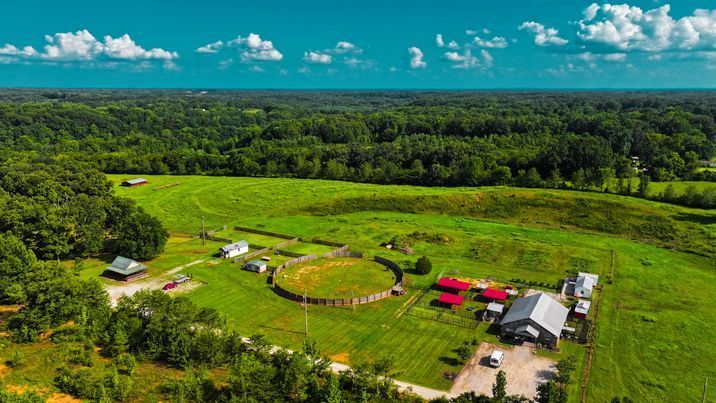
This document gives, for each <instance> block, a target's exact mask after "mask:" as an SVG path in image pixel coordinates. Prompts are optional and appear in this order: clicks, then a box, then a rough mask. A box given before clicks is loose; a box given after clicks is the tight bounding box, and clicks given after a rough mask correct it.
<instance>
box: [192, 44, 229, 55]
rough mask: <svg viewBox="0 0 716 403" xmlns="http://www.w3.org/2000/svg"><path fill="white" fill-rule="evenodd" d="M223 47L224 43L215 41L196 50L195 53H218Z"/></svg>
mask: <svg viewBox="0 0 716 403" xmlns="http://www.w3.org/2000/svg"><path fill="white" fill-rule="evenodd" d="M223 47H224V41H216V42H212V43H208V44H206V45H204V46H202V47H200V48H198V49H196V51H197V53H219V51H220V50H221V49H222V48H223Z"/></svg>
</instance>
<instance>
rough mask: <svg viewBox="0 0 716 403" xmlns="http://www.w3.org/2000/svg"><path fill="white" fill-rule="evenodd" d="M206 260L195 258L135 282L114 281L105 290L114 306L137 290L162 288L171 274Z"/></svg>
mask: <svg viewBox="0 0 716 403" xmlns="http://www.w3.org/2000/svg"><path fill="white" fill-rule="evenodd" d="M203 262H204V260H195V261H193V262H191V263H187V264H184V265H181V266H177V267H175V268H173V269H171V270H169V271H166V272H164V273H163V274H161V275H160V276H159V277H156V278H152V279H148V280H139V281H135V282H133V283H119V282H117V283H113V284H111V285H106V286H105V290H106V291H107V294H109V297H110V299H111V304H112V306H116V305H117V301H118V300H119V299H120V298H121V297H122V296H123V295H126V296H132V295H134V294H135V293H136V292H137V291H139V290H143V289H155V288H162V286H164V284H166V283H167V282H168V281H169V280H171V276H172V275H174V274H176V273H178V272H180V271H181V270H183V269H186V268H187V267H190V266H194V265H197V264H200V263H203Z"/></svg>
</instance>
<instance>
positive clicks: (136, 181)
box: [124, 178, 147, 185]
mask: <svg viewBox="0 0 716 403" xmlns="http://www.w3.org/2000/svg"><path fill="white" fill-rule="evenodd" d="M146 182H147V180H146V179H144V178H136V179H127V180H126V181H124V183H129V184H130V185H138V184H140V183H146Z"/></svg>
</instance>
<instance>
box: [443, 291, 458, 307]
mask: <svg viewBox="0 0 716 403" xmlns="http://www.w3.org/2000/svg"><path fill="white" fill-rule="evenodd" d="M463 300H464V298H463V297H462V296H460V295H455V294H450V293H449V292H444V293H442V294H440V298H438V301H440V303H442V304H447V305H462V301H463Z"/></svg>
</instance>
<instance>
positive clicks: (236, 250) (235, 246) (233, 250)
mask: <svg viewBox="0 0 716 403" xmlns="http://www.w3.org/2000/svg"><path fill="white" fill-rule="evenodd" d="M248 251H249V243H248V242H246V241H239V242H235V243H232V244H229V245H225V246H222V247H221V248H219V256H221V257H222V258H224V259H230V258H232V257H236V256H239V255H243V254H244V253H248Z"/></svg>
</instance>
